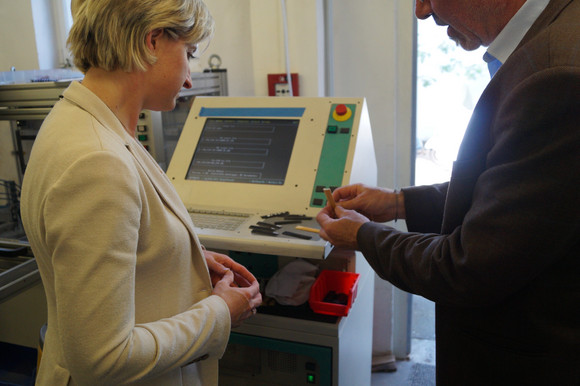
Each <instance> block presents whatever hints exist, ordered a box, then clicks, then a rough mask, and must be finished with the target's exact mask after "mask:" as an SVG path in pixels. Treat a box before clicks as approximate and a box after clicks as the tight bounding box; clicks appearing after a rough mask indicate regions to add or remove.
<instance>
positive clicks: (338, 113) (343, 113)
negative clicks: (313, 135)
mask: <svg viewBox="0 0 580 386" xmlns="http://www.w3.org/2000/svg"><path fill="white" fill-rule="evenodd" d="M351 116H352V110H351V109H350V107H348V106H347V105H345V104H338V105H336V107H335V108H334V111H333V112H332V118H333V119H334V120H335V121H339V122H344V121H348V120H349V119H350V117H351Z"/></svg>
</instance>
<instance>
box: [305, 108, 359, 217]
mask: <svg viewBox="0 0 580 386" xmlns="http://www.w3.org/2000/svg"><path fill="white" fill-rule="evenodd" d="M355 111H356V105H354V104H333V105H331V108H330V113H329V117H328V124H327V127H326V133H325V135H324V143H323V145H322V152H321V154H320V160H319V162H318V168H317V170H316V179H315V181H314V187H313V190H312V197H311V199H310V206H311V207H318V208H322V207H324V206H325V205H326V196H325V195H324V192H323V189H324V188H330V189H331V190H334V189H335V188H337V187H339V186H341V185H342V179H343V177H344V172H345V170H344V169H345V166H346V157H347V155H348V148H349V146H350V140H351V138H353V133H352V130H353V122H354V115H355Z"/></svg>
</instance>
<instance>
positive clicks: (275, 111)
mask: <svg viewBox="0 0 580 386" xmlns="http://www.w3.org/2000/svg"><path fill="white" fill-rule="evenodd" d="M304 110H306V108H304V107H202V108H201V110H200V111H199V116H200V117H293V118H295V117H298V118H299V117H302V116H303V115H304Z"/></svg>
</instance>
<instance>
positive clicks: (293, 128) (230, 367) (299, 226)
mask: <svg viewBox="0 0 580 386" xmlns="http://www.w3.org/2000/svg"><path fill="white" fill-rule="evenodd" d="M374 154H375V153H374V147H373V141H372V134H371V128H370V123H369V118H368V112H367V106H366V102H365V100H364V99H363V98H303V97H295V98H272V97H270V98H268V97H266V98H261V97H248V98H222V97H199V98H196V99H195V101H194V103H193V105H192V107H191V109H190V112H189V116H188V118H187V121H186V123H185V127H184V129H183V132H182V135H181V137H180V139H179V142H178V144H177V147H176V148H175V152H174V154H173V158H172V160H171V163H170V165H169V168H168V170H167V174H168V176H169V178H170V180H171V181H172V182H173V184H174V185H175V188H176V190H177V192H178V193H179V195H180V197H181V198H182V200H183V202H184V203H185V205H186V207H187V208H188V211H189V212H190V215H191V217H192V219H193V222H194V225H195V227H196V233H197V235H198V237H199V239H200V241H201V243H202V244H204V246H205V247H207V248H208V249H212V250H218V251H221V252H223V253H226V254H229V255H230V256H231V257H232V258H233V259H235V260H237V261H238V262H240V263H242V264H244V265H245V266H246V267H247V268H248V269H249V270H250V271H251V272H252V273H253V274H254V275H255V276H256V278H257V279H258V280H259V281H260V284H261V290H263V288H264V287H266V286H267V284H268V282H269V280H271V278H272V277H273V276H274V275H275V274H276V272H278V271H279V270H280V269H282V268H283V267H285V266H286V265H287V264H289V263H290V262H293V261H295V260H297V259H302V260H305V261H307V262H309V263H311V264H313V265H316V266H317V267H318V269H319V270H320V271H322V270H334V271H345V272H353V273H358V274H359V275H360V278H359V281H358V287H357V289H356V298H355V300H354V302H353V304H352V308H351V309H350V311H349V313H348V314H347V315H340V316H338V315H325V314H319V313H316V312H314V311H313V309H312V308H311V307H310V306H309V304H308V302H307V303H304V304H301V305H285V304H279V303H278V302H275V301H273V300H272V299H268V297H267V296H266V297H264V300H265V301H264V304H263V305H262V306H260V307H259V308H258V314H257V315H255V316H254V317H253V318H251V319H249V320H247V321H246V322H245V323H244V324H243V325H242V326H241V327H238V328H236V329H234V330H233V332H232V335H231V339H230V343H229V345H228V349H227V351H226V353H225V355H224V357H223V359H222V360H221V362H220V384H224V385H228V384H232V385H272V384H277V385H300V384H305V385H311V384H312V385H354V384H361V385H362V384H370V375H371V360H372V359H371V358H372V319H373V318H372V315H373V288H374V275H373V273H372V270H371V269H370V267H369V266H368V263H366V261H365V259H364V258H363V257H362V256H361V255H360V254H359V253H355V252H354V251H341V250H337V249H335V248H333V247H332V245H329V244H328V243H327V242H326V241H325V240H323V239H321V238H320V237H319V235H318V234H317V233H316V228H317V223H316V220H315V218H314V217H315V216H316V214H317V213H318V212H319V211H320V209H321V208H323V207H324V206H325V205H326V196H325V194H324V192H323V191H324V189H325V188H330V189H332V188H336V187H338V186H342V185H345V184H349V183H355V182H363V183H367V184H376V174H377V173H376V171H377V170H376V160H375V155H374ZM304 229H306V230H304Z"/></svg>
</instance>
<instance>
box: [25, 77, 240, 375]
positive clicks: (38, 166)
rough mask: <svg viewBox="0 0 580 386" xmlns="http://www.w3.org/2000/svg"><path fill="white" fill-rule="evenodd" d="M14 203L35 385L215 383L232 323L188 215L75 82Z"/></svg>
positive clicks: (47, 127)
mask: <svg viewBox="0 0 580 386" xmlns="http://www.w3.org/2000/svg"><path fill="white" fill-rule="evenodd" d="M21 200H22V201H21V206H22V209H21V211H22V220H23V223H24V227H25V230H26V234H27V236H28V238H29V241H30V245H31V247H32V250H33V252H34V255H35V257H36V260H37V262H38V266H39V270H40V273H41V276H42V281H43V284H44V288H45V290H46V296H47V302H48V329H47V332H46V338H45V345H44V351H43V356H42V361H41V364H40V370H39V374H38V379H37V383H38V384H41V385H51V386H53V385H67V384H69V385H90V384H99V385H104V384H107V385H120V384H125V383H130V382H136V384H139V385H198V384H209V385H212V384H213V385H215V384H217V371H218V370H217V364H218V359H219V358H220V357H221V356H222V355H223V352H224V350H225V347H226V345H227V341H228V338H229V333H230V316H229V311H228V308H227V305H226V303H225V302H224V301H223V299H221V298H220V297H218V296H212V295H211V293H212V286H211V281H210V278H209V275H208V270H207V266H206V263H205V259H204V258H203V254H202V251H201V249H200V243H199V240H198V238H197V236H196V235H195V233H194V230H193V224H192V222H191V219H190V217H189V215H188V213H187V210H186V209H185V207H184V205H183V204H182V202H181V200H180V198H179V196H178V195H177V193H176V191H175V190H174V188H173V186H172V185H171V183H170V181H169V180H168V178H167V177H166V175H165V174H164V173H163V171H162V170H161V169H160V168H159V166H158V165H157V163H156V162H155V161H154V159H153V158H152V157H151V156H150V155H149V153H148V152H147V151H146V150H145V149H144V148H143V147H142V146H141V144H139V143H138V142H137V141H136V139H135V138H133V137H131V136H130V135H129V134H128V133H127V132H126V131H125V130H124V129H123V127H122V125H121V123H120V122H119V120H118V119H117V118H116V117H115V115H114V114H113V113H112V112H111V110H109V108H108V107H107V106H106V105H105V104H104V103H103V102H102V101H101V100H100V99H99V98H98V97H97V96H96V95H94V94H93V93H92V92H90V91H89V90H88V89H86V88H85V87H84V86H82V85H81V84H80V83H78V82H73V83H72V84H71V85H70V87H69V88H68V89H67V90H66V91H65V92H64V96H63V99H62V100H61V101H59V102H58V103H57V104H56V106H55V107H54V109H53V110H52V112H51V113H50V115H49V116H48V117H47V118H46V120H45V122H44V124H43V126H42V128H41V129H40V132H39V135H38V137H37V139H36V141H35V143H34V148H33V150H32V153H31V156H30V161H29V163H28V166H27V170H26V173H25V177H24V182H23V186H22V199H21Z"/></svg>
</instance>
